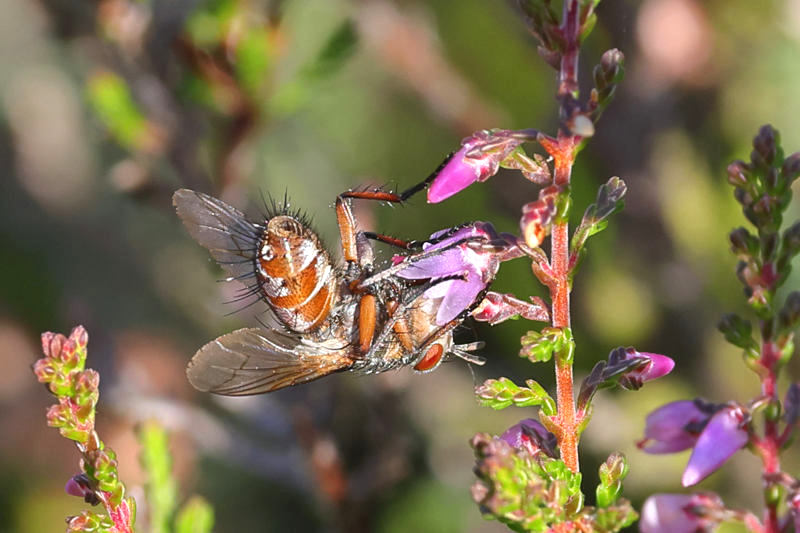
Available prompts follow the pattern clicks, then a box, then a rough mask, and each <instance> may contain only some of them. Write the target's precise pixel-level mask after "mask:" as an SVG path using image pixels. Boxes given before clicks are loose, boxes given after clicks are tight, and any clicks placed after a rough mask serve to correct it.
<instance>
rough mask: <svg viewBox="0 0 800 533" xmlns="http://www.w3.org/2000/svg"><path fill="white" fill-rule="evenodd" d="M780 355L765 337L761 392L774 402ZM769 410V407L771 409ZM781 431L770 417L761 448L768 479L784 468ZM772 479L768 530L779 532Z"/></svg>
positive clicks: (767, 487) (767, 504) (766, 515)
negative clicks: (782, 465)
mask: <svg viewBox="0 0 800 533" xmlns="http://www.w3.org/2000/svg"><path fill="white" fill-rule="evenodd" d="M779 357H780V350H779V348H778V347H777V346H776V345H775V343H774V342H772V341H771V340H770V339H765V340H764V342H763V343H762V345H761V364H762V365H763V366H764V368H765V369H766V370H767V372H765V373H764V374H763V375H762V379H761V393H762V395H764V396H765V397H768V398H770V403H773V404H776V403H777V402H778V390H777V386H776V384H777V381H778V376H777V372H776V367H777V363H778V359H779ZM767 412H769V410H768V411H767ZM780 449H781V435H780V434H779V431H778V423H777V421H775V420H771V419H770V418H766V420H765V421H764V438H763V439H760V440H759V443H758V450H759V452H760V453H759V455H761V461H762V472H763V477H764V478H765V479H768V478H769V477H771V476H770V474H777V473H779V472H780V470H781V463H780ZM771 485H772V484H771V483H769V482H767V483H766V484H765V487H764V504H765V507H766V508H765V510H764V532H765V533H779V532H780V522H779V520H778V502H774V501H771V499H770V498H769V497H768V495H769V492H770V487H771Z"/></svg>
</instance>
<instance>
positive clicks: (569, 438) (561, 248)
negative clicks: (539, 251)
mask: <svg viewBox="0 0 800 533" xmlns="http://www.w3.org/2000/svg"><path fill="white" fill-rule="evenodd" d="M559 148H560V151H559V152H558V153H556V154H555V155H554V157H555V182H556V184H557V185H561V186H563V187H567V186H568V185H569V180H570V175H571V173H572V162H573V158H574V140H573V139H572V138H571V137H562V136H559ZM550 253H551V261H552V266H553V276H554V278H555V283H554V284H553V285H552V286H551V288H550V299H551V301H552V302H553V309H552V311H553V312H552V317H553V327H556V328H568V327H569V326H570V307H569V292H570V286H569V264H568V263H569V224H568V222H567V221H566V220H564V221H562V222H558V223H556V224H554V225H553V229H552V242H551V252H550ZM556 402H557V404H558V426H559V428H560V431H559V432H558V433H559V435H558V436H559V447H560V450H561V458H562V459H563V460H564V463H565V464H566V465H567V467H568V468H569V469H570V470H572V471H573V472H577V471H578V470H579V464H578V422H577V416H576V413H575V397H574V393H573V376H572V361H571V360H565V359H563V358H560V357H556Z"/></svg>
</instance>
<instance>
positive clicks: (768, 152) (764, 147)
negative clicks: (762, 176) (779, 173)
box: [752, 124, 780, 167]
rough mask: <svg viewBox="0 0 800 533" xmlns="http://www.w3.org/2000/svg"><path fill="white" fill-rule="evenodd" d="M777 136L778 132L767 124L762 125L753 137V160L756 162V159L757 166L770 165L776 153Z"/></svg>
mask: <svg viewBox="0 0 800 533" xmlns="http://www.w3.org/2000/svg"><path fill="white" fill-rule="evenodd" d="M779 137H780V136H779V134H778V132H777V131H776V130H775V129H774V128H773V127H772V126H770V125H769V124H767V125H765V126H762V127H761V129H760V130H759V131H758V135H756V136H755V138H754V139H753V148H754V151H753V154H752V158H753V162H754V163H756V161H757V160H758V162H759V166H764V167H767V166H770V165H772V162H773V161H774V160H775V156H776V155H777V146H778V139H779ZM758 156H760V157H758ZM762 160H763V162H762Z"/></svg>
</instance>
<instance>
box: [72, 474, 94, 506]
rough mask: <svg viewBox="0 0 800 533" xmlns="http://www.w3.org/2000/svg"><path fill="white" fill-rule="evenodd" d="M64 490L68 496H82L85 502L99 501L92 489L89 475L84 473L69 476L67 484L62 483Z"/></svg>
mask: <svg viewBox="0 0 800 533" xmlns="http://www.w3.org/2000/svg"><path fill="white" fill-rule="evenodd" d="M64 491H65V492H66V493H67V494H69V495H70V496H77V497H78V498H83V500H84V501H85V502H86V503H91V504H92V505H97V504H98V503H100V499H99V498H98V497H97V494H96V493H95V491H94V490H93V489H92V485H91V483H90V482H89V477H88V476H87V475H86V474H83V473H81V474H76V475H74V476H72V477H71V478H69V480H68V481H67V484H66V485H64Z"/></svg>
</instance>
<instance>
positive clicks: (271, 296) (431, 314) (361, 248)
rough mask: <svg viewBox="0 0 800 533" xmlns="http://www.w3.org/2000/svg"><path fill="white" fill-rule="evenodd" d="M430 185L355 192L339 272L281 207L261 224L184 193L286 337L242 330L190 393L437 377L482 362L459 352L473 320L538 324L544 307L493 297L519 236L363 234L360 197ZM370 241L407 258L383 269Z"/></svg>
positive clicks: (224, 259)
mask: <svg viewBox="0 0 800 533" xmlns="http://www.w3.org/2000/svg"><path fill="white" fill-rule="evenodd" d="M430 179H431V178H429V179H428V180H426V181H424V182H422V183H421V184H419V185H417V186H415V187H412V188H411V189H409V190H407V191H405V192H402V193H399V194H396V193H391V192H387V191H383V190H367V191H348V192H345V193H342V194H340V195H339V196H338V197H337V199H336V219H337V223H338V226H339V233H340V237H341V253H342V258H343V261H342V263H341V264H339V265H335V264H334V263H333V261H332V260H331V257H330V255H329V254H328V252H327V251H326V249H325V247H324V246H323V245H322V243H321V241H320V239H319V237H318V236H317V235H316V233H315V232H314V231H313V230H312V229H311V228H310V227H309V225H308V223H307V222H306V221H305V220H304V218H303V217H302V215H300V214H299V213H293V212H291V211H290V210H289V209H288V205H286V202H284V205H283V206H282V207H277V206H275V205H273V206H272V209H271V210H270V209H268V212H267V213H266V215H265V220H264V221H263V222H253V221H251V220H249V219H248V218H247V217H245V215H244V214H243V213H241V212H240V211H239V210H237V209H236V208H234V207H232V206H230V205H228V204H227V203H225V202H223V201H222V200H219V199H217V198H214V197H212V196H208V195H206V194H203V193H200V192H196V191H192V190H188V189H180V190H178V191H177V192H176V193H175V194H174V196H173V203H174V205H175V207H176V209H177V212H178V216H179V217H180V218H181V219H182V220H183V223H184V225H185V226H186V228H187V229H188V230H189V233H190V234H191V235H192V237H193V238H194V239H195V240H196V241H197V242H198V243H200V244H201V245H202V246H204V247H205V248H207V249H208V250H209V251H210V253H211V256H212V257H213V258H214V259H215V260H216V261H217V262H218V263H219V264H220V266H221V267H222V268H223V269H224V270H225V271H226V272H227V273H228V274H229V277H228V278H227V280H239V281H241V282H243V283H244V284H245V285H246V286H247V288H246V289H245V291H246V293H245V294H246V295H252V296H255V297H256V298H258V299H261V300H263V301H265V302H266V303H267V305H268V306H269V308H270V309H271V311H272V313H273V314H274V316H275V318H276V319H277V321H278V322H279V323H280V326H281V327H280V328H272V327H269V326H266V325H264V327H262V328H245V329H239V330H236V331H234V332H232V333H228V334H226V335H222V336H220V337H218V338H217V339H215V340H214V341H211V342H209V343H208V344H206V345H205V346H203V347H202V348H200V350H198V351H197V353H196V354H195V355H194V357H193V358H192V360H191V362H190V363H189V365H188V368H187V371H186V373H187V376H188V378H189V381H190V382H191V384H192V385H193V386H194V387H195V388H197V389H199V390H201V391H208V392H213V393H216V394H222V395H227V396H243V395H251V394H261V393H266V392H271V391H274V390H278V389H281V388H284V387H288V386H291V385H297V384H300V383H306V382H308V381H312V380H314V379H317V378H320V377H323V376H326V375H328V374H331V373H334V372H338V371H345V370H348V371H354V372H359V373H376V372H383V371H386V370H390V369H394V368H398V367H401V366H411V367H413V368H414V369H415V370H417V371H419V372H428V371H431V370H433V369H435V368H436V367H437V366H438V365H439V364H440V363H441V362H442V361H443V360H445V359H447V358H450V357H453V356H455V357H459V358H462V359H464V360H466V361H469V362H472V363H476V364H482V363H483V360H482V359H481V358H480V357H478V356H475V355H473V354H472V353H470V352H472V351H474V350H476V349H479V348H480V347H481V346H482V343H480V342H473V343H470V344H456V342H455V340H454V338H453V331H454V329H455V328H456V327H457V326H459V325H460V324H461V323H462V322H463V321H464V319H465V318H466V317H468V316H469V315H473V316H476V317H477V318H478V319H479V320H483V321H487V322H490V323H496V322H499V321H502V320H505V319H506V318H508V317H510V316H512V315H514V314H522V315H524V316H528V315H530V314H531V313H534V312H535V313H538V314H539V315H541V309H540V308H539V307H538V306H536V305H531V304H529V303H527V302H522V301H520V300H516V299H515V298H513V297H511V296H509V295H500V294H497V293H490V292H489V291H488V287H489V285H490V283H491V282H492V281H493V280H494V277H495V275H496V273H497V270H498V268H499V265H500V263H501V262H502V261H504V260H507V259H511V258H514V257H518V256H520V255H522V254H523V253H522V251H521V250H520V248H519V247H518V246H517V245H516V237H514V236H512V235H508V234H498V233H497V232H496V231H495V230H494V228H493V227H492V226H491V225H490V224H488V223H483V222H474V223H470V224H464V225H462V226H459V227H456V228H453V229H450V230H445V231H443V232H439V233H436V234H434V235H433V237H432V238H430V239H429V240H428V241H425V242H415V241H403V240H400V239H396V238H392V237H389V236H385V235H380V234H375V233H370V232H364V231H359V230H358V226H357V223H356V220H355V218H354V215H353V211H352V207H351V202H352V200H354V199H365V200H377V201H381V202H390V203H402V202H404V201H406V200H407V199H408V198H409V197H410V196H412V195H413V194H414V193H416V192H418V191H420V190H423V189H424V188H426V186H427V184H428V183H429V181H430ZM371 241H380V242H383V243H386V244H389V245H391V246H394V247H396V248H399V249H400V250H402V251H403V254H402V255H399V256H395V257H394V260H393V264H392V265H390V266H377V265H376V264H375V259H374V253H373V248H372V242H371Z"/></svg>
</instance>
